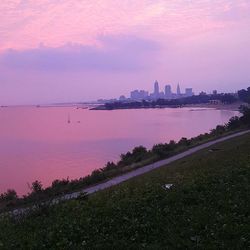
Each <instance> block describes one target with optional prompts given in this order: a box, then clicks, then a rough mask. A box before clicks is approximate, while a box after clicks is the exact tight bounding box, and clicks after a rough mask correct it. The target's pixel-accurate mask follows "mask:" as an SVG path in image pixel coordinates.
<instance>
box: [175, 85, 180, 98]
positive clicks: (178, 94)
mask: <svg viewBox="0 0 250 250" xmlns="http://www.w3.org/2000/svg"><path fill="white" fill-rule="evenodd" d="M176 94H177V96H180V95H181V87H180V84H179V83H178V85H177V92H176Z"/></svg>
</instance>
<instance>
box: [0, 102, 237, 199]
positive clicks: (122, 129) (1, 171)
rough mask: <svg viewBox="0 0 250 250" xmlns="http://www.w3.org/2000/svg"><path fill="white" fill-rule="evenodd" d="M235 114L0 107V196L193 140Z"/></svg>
mask: <svg viewBox="0 0 250 250" xmlns="http://www.w3.org/2000/svg"><path fill="white" fill-rule="evenodd" d="M69 114H70V123H68V122H67V120H68V115H69ZM237 114H238V112H233V111H219V110H196V111H191V110H190V109H147V110H116V111H89V110H86V109H76V108H73V107H63V108H58V107H53V108H33V107H19V108H4V109H0V118H1V123H0V192H3V191H5V190H6V189H7V188H15V189H16V190H17V191H18V192H19V193H20V194H24V193H26V192H27V191H28V185H27V183H31V182H32V181H34V180H36V179H38V180H41V181H42V183H43V184H44V185H45V186H47V185H50V184H51V182H52V181H53V180H54V179H61V178H67V177H69V178H70V179H72V178H79V177H81V176H84V175H86V174H89V173H90V172H91V171H92V170H94V169H96V168H100V167H102V166H103V165H104V164H105V163H106V162H107V161H110V160H114V161H115V160H117V159H118V158H119V155H120V154H121V153H124V152H127V151H128V150H131V149H132V148H133V147H134V146H138V145H145V146H147V147H152V145H153V144H155V143H160V142H165V141H169V140H172V139H174V140H179V139H180V138H181V137H188V138H189V137H192V136H196V135H198V134H200V133H204V132H208V131H209V130H210V129H212V128H214V127H215V126H216V125H217V124H224V123H225V122H227V121H228V120H229V118H230V117H232V116H234V115H237Z"/></svg>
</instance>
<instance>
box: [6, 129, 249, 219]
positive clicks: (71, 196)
mask: <svg viewBox="0 0 250 250" xmlns="http://www.w3.org/2000/svg"><path fill="white" fill-rule="evenodd" d="M248 133H250V130H246V131H242V132H238V133H235V134H232V135H228V136H225V137H223V138H220V139H217V140H214V141H210V142H207V143H204V144H202V145H199V146H196V147H193V148H191V149H189V150H187V151H185V152H183V153H179V154H177V155H175V156H172V157H169V158H168V159H165V160H161V161H157V162H155V163H152V164H149V165H147V166H144V167H141V168H138V169H136V170H132V171H131V172H128V173H126V174H123V175H120V176H117V177H114V178H113V179H110V180H108V181H106V182H104V183H100V184H97V185H95V186H92V187H89V188H84V189H82V190H80V191H78V192H74V193H71V194H66V195H64V196H61V197H57V198H54V199H53V200H52V203H53V204H56V203H59V202H60V201H64V200H70V199H75V198H77V197H78V196H79V195H80V194H81V193H83V192H84V193H87V194H92V193H95V192H97V191H100V190H103V189H106V188H109V187H112V186H114V185H117V184H120V183H122V182H124V181H127V180H129V179H131V178H133V177H136V176H139V175H142V174H145V173H147V172H150V171H152V170H154V169H157V168H160V167H162V166H165V165H168V164H170V163H172V162H174V161H177V160H180V159H182V158H184V157H186V156H189V155H192V154H194V153H196V152H197V151H200V150H202V149H205V148H208V147H210V146H213V145H215V144H217V143H219V142H223V141H227V140H229V139H232V138H235V137H238V136H242V135H245V134H248ZM29 209H32V207H29V208H17V209H15V210H13V211H11V212H10V213H12V214H14V215H20V214H23V213H25V212H26V211H27V210H29Z"/></svg>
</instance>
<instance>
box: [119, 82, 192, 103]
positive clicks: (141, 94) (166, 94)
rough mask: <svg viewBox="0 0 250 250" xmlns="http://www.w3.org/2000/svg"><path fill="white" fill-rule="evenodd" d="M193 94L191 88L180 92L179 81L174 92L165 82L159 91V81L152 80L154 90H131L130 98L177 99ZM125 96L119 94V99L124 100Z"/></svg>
mask: <svg viewBox="0 0 250 250" xmlns="http://www.w3.org/2000/svg"><path fill="white" fill-rule="evenodd" d="M192 95H194V92H193V88H185V92H183V93H182V92H181V86H180V83H178V84H177V87H176V93H175V92H173V91H172V85H171V84H167V85H165V86H164V91H160V86H159V82H158V81H157V80H156V81H155V82H154V90H153V92H152V93H149V91H145V90H138V89H136V90H133V91H131V92H130V99H131V100H157V99H169V100H170V99H178V98H182V97H189V96H192ZM124 97H125V96H121V97H120V100H121V101H124Z"/></svg>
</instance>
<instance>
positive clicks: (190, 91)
mask: <svg viewBox="0 0 250 250" xmlns="http://www.w3.org/2000/svg"><path fill="white" fill-rule="evenodd" d="M193 95H194V93H193V89H192V88H186V90H185V96H187V97H189V96H193Z"/></svg>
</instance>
